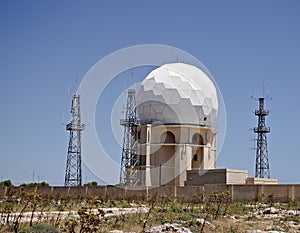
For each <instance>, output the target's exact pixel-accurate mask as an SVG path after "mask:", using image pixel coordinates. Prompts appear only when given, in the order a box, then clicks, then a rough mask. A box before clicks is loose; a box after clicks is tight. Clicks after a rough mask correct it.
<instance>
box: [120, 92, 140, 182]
mask: <svg viewBox="0 0 300 233" xmlns="http://www.w3.org/2000/svg"><path fill="white" fill-rule="evenodd" d="M121 125H123V126H124V138H123V149H122V159H121V172H120V185H123V186H135V185H136V184H137V182H138V174H137V173H138V164H139V159H138V155H137V149H136V142H137V118H136V101H135V90H133V89H130V90H128V97H127V106H126V116H125V119H123V120H121Z"/></svg>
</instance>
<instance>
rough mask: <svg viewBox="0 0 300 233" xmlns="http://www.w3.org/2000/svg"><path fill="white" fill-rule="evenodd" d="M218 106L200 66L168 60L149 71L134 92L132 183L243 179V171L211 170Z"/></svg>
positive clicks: (149, 184) (212, 90) (214, 167)
mask: <svg viewBox="0 0 300 233" xmlns="http://www.w3.org/2000/svg"><path fill="white" fill-rule="evenodd" d="M218 106H219V104H218V95H217V90H216V87H215V85H214V83H213V81H212V80H211V79H210V78H209V77H208V76H207V74H206V73H204V72H203V71H202V70H201V69H199V68H197V67H195V66H192V65H189V64H184V63H172V64H165V65H163V66H161V67H159V68H157V69H155V70H153V71H152V72H151V73H150V74H149V75H148V76H147V77H146V78H145V79H144V81H143V82H142V84H141V87H140V89H139V90H138V92H137V95H136V111H137V115H138V119H139V121H138V122H139V123H138V124H137V128H136V135H137V138H136V139H137V140H136V143H135V145H134V146H135V150H136V153H137V158H138V163H136V164H138V166H137V167H138V171H136V172H135V174H136V175H137V177H136V178H137V179H136V184H137V185H138V186H148V187H149V186H151V187H155V186H161V185H172V186H185V185H203V184H207V183H228V184H229V183H245V180H246V178H247V176H248V172H247V171H245V170H229V169H216V154H217V153H216V152H217V140H216V138H217V133H218V131H217V129H216V128H214V122H215V120H216V117H217V114H218ZM135 169H136V167H135Z"/></svg>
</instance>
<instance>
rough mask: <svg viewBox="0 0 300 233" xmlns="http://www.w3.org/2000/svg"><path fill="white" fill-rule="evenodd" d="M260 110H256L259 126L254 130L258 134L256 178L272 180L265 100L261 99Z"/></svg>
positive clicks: (267, 113)
mask: <svg viewBox="0 0 300 233" xmlns="http://www.w3.org/2000/svg"><path fill="white" fill-rule="evenodd" d="M258 101H259V110H255V115H256V116H258V126H257V127H255V128H254V133H256V134H257V144H256V165H255V177H256V178H270V167H269V158H268V143H267V133H270V127H266V122H265V118H266V116H268V115H269V111H268V110H265V109H264V101H265V98H259V99H258Z"/></svg>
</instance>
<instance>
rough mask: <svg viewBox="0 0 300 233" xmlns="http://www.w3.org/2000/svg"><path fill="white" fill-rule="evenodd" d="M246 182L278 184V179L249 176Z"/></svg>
mask: <svg viewBox="0 0 300 233" xmlns="http://www.w3.org/2000/svg"><path fill="white" fill-rule="evenodd" d="M246 184H278V180H277V179H268V178H250V177H249V178H247V179H246Z"/></svg>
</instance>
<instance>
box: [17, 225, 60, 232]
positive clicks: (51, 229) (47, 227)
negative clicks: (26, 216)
mask: <svg viewBox="0 0 300 233" xmlns="http://www.w3.org/2000/svg"><path fill="white" fill-rule="evenodd" d="M20 233H61V232H60V231H59V230H58V229H57V228H55V227H53V226H50V225H47V224H36V225H34V226H32V227H29V228H24V229H23V230H21V231H20Z"/></svg>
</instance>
